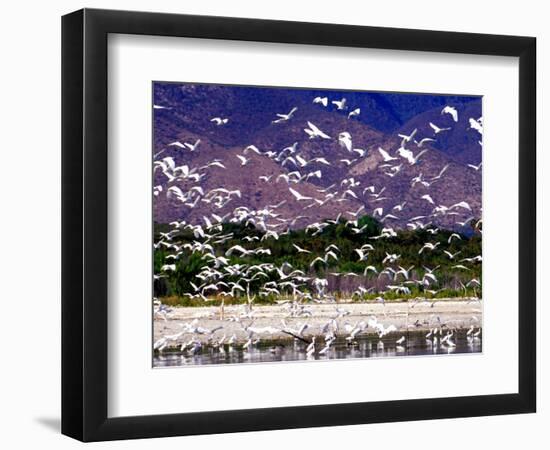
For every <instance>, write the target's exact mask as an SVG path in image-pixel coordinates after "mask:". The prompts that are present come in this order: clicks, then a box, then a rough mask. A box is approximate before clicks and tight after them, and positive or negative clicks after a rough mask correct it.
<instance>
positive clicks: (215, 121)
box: [210, 117, 229, 126]
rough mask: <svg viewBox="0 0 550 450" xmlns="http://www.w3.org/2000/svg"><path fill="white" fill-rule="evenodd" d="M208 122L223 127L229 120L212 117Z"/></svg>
mask: <svg viewBox="0 0 550 450" xmlns="http://www.w3.org/2000/svg"><path fill="white" fill-rule="evenodd" d="M210 122H214V123H215V124H216V125H218V126H219V125H225V124H226V123H227V122H229V119H226V118H225V119H222V118H221V117H213V118H212V119H210Z"/></svg>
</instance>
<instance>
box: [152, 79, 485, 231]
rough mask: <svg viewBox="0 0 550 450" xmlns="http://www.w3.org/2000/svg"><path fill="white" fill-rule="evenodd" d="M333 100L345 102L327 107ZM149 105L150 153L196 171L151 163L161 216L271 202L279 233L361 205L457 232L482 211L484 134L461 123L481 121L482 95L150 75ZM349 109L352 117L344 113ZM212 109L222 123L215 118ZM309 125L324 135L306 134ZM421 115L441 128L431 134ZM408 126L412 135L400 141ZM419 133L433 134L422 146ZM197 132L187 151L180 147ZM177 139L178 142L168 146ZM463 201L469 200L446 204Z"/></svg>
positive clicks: (397, 223) (194, 215)
mask: <svg viewBox="0 0 550 450" xmlns="http://www.w3.org/2000/svg"><path fill="white" fill-rule="evenodd" d="M317 96H321V97H328V105H327V106H326V107H325V106H323V105H322V104H320V103H315V104H314V103H313V99H314V98H315V97H317ZM342 98H346V100H347V101H346V105H345V106H344V108H343V109H338V107H337V105H334V104H332V103H331V102H332V101H333V100H335V101H339V100H341V99H342ZM154 104H155V105H156V108H155V109H154V110H153V114H154V148H153V153H154V154H155V158H154V159H155V160H156V161H158V162H161V163H162V161H163V158H171V159H172V161H173V164H174V166H175V167H182V166H186V167H187V168H188V170H191V171H192V170H193V169H195V171H196V172H195V173H196V174H198V178H199V179H196V178H197V177H193V176H192V177H191V178H186V177H182V176H176V177H175V178H174V179H173V180H170V177H167V176H166V171H165V170H163V167H162V166H161V165H160V163H159V164H157V166H158V167H157V169H156V170H155V172H154V185H155V186H157V188H156V189H157V190H159V191H160V189H162V191H160V192H157V195H156V196H155V201H154V219H155V221H156V222H158V223H166V222H169V221H172V220H176V219H177V220H182V219H185V220H187V221H191V222H193V221H200V220H203V219H202V218H203V217H204V216H209V215H210V214H212V213H214V214H216V215H218V216H223V215H225V214H229V215H230V216H231V215H232V214H233V213H234V210H235V208H237V207H244V208H247V209H248V210H250V211H258V210H262V209H263V208H266V207H268V206H273V205H276V206H277V207H276V208H274V209H272V214H273V216H274V217H270V218H269V223H270V224H271V226H273V227H278V229H282V228H284V227H286V226H288V224H289V221H290V220H292V219H295V218H297V217H298V219H297V220H296V221H293V223H292V225H291V226H293V227H302V226H306V225H307V224H309V223H312V222H316V221H322V220H323V219H330V218H335V217H337V216H338V215H339V214H343V215H344V217H345V218H347V219H353V218H354V215H353V214H350V213H351V212H355V211H357V210H358V209H359V208H361V207H364V212H363V213H362V214H369V215H375V216H377V217H378V218H379V219H383V221H384V223H385V224H387V226H391V227H396V228H404V227H406V226H407V224H411V225H409V227H414V226H416V225H415V222H419V221H420V222H421V224H426V223H433V224H436V225H440V226H445V227H448V228H460V227H461V225H460V222H462V221H464V220H466V219H468V218H469V217H476V218H479V217H481V173H482V169H479V170H476V169H475V168H473V167H471V166H469V165H468V164H470V165H476V166H477V165H478V164H479V163H480V162H481V145H480V141H481V134H480V133H479V131H477V130H476V129H474V128H472V127H471V124H470V119H471V118H472V119H474V120H477V119H479V118H480V117H481V99H479V98H473V97H460V96H452V97H450V96H431V95H405V94H379V93H363V92H362V93H349V92H340V91H339V92H334V91H320V90H307V89H294V90H290V89H265V88H248V87H220V86H210V85H189V84H186V85H182V84H166V83H164V84H159V83H156V84H155V88H154ZM445 106H452V107H453V108H454V110H455V111H456V112H457V114H458V116H457V121H455V120H454V118H453V117H452V115H451V114H449V113H442V109H443V107H445ZM293 108H297V109H296V110H295V111H294V113H293V114H292V116H291V117H290V118H289V119H288V120H282V121H280V122H279V123H273V121H274V120H276V119H278V116H277V115H276V114H288V113H289V112H290V111H291V110H292V109H293ZM356 108H360V113H359V114H358V115H354V116H352V117H348V115H349V113H350V112H352V111H354V110H355V109H356ZM215 117H219V118H222V119H228V121H227V123H225V124H222V125H216V124H215V123H214V122H211V119H212V118H215ZM308 122H310V123H312V124H314V125H315V126H316V127H317V128H318V129H319V130H321V131H322V133H324V135H325V138H322V137H316V138H309V136H308V134H307V133H306V132H305V131H304V129H305V128H308V127H309V126H308ZM430 123H432V124H434V125H435V126H436V127H438V128H440V129H441V130H442V131H438V132H437V133H436V132H435V131H434V129H433V128H432V127H431V126H430ZM445 128H449V129H448V130H446V129H445ZM415 129H416V133H415V134H414V136H413V137H412V138H411V139H410V141H409V142H403V138H402V137H399V134H402V135H410V134H412V133H413V131H414V130H415ZM342 133H344V137H343V138H342ZM339 136H340V138H339ZM346 136H347V137H346ZM424 138H429V139H430V140H425V141H424V142H422V143H421V144H419V143H420V142H421V141H422V140H423V139H424ZM431 139H433V140H431ZM197 140H200V143H199V144H198V145H197V147H196V148H195V149H194V150H193V151H191V149H190V148H189V147H186V146H185V143H189V144H194V143H195V142H196V141H197ZM174 142H179V145H178V144H175V145H170V144H173V143H174ZM182 146H183V147H184V148H182ZM248 146H254V147H253V148H250V149H248V150H246V148H247V147H248ZM402 146H403V149H402V150H399V148H400V147H402ZM380 147H381V148H382V149H383V150H385V151H386V152H387V154H386V158H384V156H383V153H382V152H380V151H379V148H380ZM284 149H286V150H284ZM283 150H284V151H283ZM422 151H424V153H422V155H421V156H420V158H418V159H417V160H414V158H416V157H417V156H418V155H419V153H420V152H422ZM394 158H395V159H394ZM407 158H409V159H407ZM385 159H389V160H388V161H386V160H385ZM166 161H168V162H169V160H165V162H164V163H163V164H164V167H166V164H168V162H166ZM212 162H214V163H215V164H213V165H210V166H209V163H212ZM170 170H171V169H169V171H170ZM441 171H443V174H442V175H441V176H439V174H440V172H441ZM176 172H178V173H179V174H181V173H182V170H179V171H176ZM288 177H290V179H289V178H288ZM298 180H299V181H298ZM371 186H373V187H371ZM170 187H178V188H179V189H180V192H182V193H184V194H185V193H187V192H190V190H191V189H192V188H193V187H195V190H194V191H193V192H192V195H190V196H188V197H186V196H185V195H184V197H183V198H182V197H181V196H177V195H173V194H174V192H175V189H172V190H171V193H170V194H169V195H167V193H168V192H169V189H170ZM197 187H199V188H200V190H199V189H197ZM216 189H225V190H227V191H233V192H234V194H229V195H228V194H226V193H225V192H222V193H220V192H216ZM237 191H238V192H239V195H237V194H236V192H237ZM373 191H374V192H373ZM379 192H382V193H381V194H380V195H378V193H379ZM296 193H298V194H299V196H301V197H299V198H297V195H296ZM461 202H465V203H466V204H467V207H466V206H464V205H462V206H455V207H453V208H451V207H452V206H453V205H456V204H461ZM380 208H381V209H380ZM448 208H451V209H448ZM268 209H269V208H268ZM274 211H276V212H274ZM388 214H390V216H387V215H388ZM299 216H304V217H302V218H300V217H299ZM418 216H425V217H421V218H419V219H415V218H416V217H418Z"/></svg>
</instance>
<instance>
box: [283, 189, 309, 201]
mask: <svg viewBox="0 0 550 450" xmlns="http://www.w3.org/2000/svg"><path fill="white" fill-rule="evenodd" d="M288 190H289V191H290V193H291V194H292V195H294V197H295V198H296V200H298V201H300V200H313V197H306V196H305V195H302V194H300V193H299V192H298V191H295V190H294V189H292V188H288Z"/></svg>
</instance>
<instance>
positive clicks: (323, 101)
mask: <svg viewBox="0 0 550 450" xmlns="http://www.w3.org/2000/svg"><path fill="white" fill-rule="evenodd" d="M313 103H321V105H323V106H325V107H326V106H327V105H328V97H315V98H314V99H313Z"/></svg>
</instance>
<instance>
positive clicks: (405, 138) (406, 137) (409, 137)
mask: <svg viewBox="0 0 550 450" xmlns="http://www.w3.org/2000/svg"><path fill="white" fill-rule="evenodd" d="M416 132H417V129H416V128H415V129H414V130H413V131H412V133H411V134H409V135H407V134H398V135H397V136H399V137H400V138H401V139H402V141H401V146H402V147H404V146H405V144H406V143H408V142H410V141H411V140H412V139H413V138H414V135H415V134H416Z"/></svg>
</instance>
